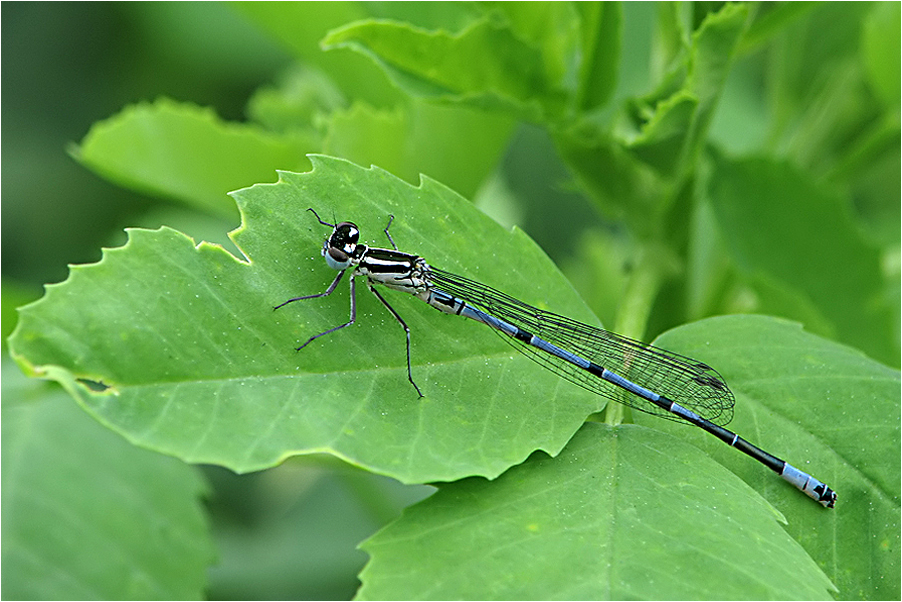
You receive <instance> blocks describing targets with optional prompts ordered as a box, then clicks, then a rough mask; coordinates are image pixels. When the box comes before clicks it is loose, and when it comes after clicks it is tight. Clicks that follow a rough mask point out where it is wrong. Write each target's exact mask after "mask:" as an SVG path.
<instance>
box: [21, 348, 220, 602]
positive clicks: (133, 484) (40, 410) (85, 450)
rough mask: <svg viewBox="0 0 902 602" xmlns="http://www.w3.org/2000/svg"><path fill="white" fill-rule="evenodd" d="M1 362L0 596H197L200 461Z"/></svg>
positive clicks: (206, 554)
mask: <svg viewBox="0 0 902 602" xmlns="http://www.w3.org/2000/svg"><path fill="white" fill-rule="evenodd" d="M24 381H25V378H24V377H23V376H22V375H21V374H18V373H17V371H16V370H15V369H14V368H13V367H12V364H11V363H10V364H9V365H8V366H5V367H4V371H3V597H4V598H6V599H30V600H43V599H46V600H71V599H85V600H117V599H159V600H172V599H176V600H183V599H201V598H202V597H203V588H204V584H205V583H206V574H205V572H206V569H207V567H208V566H209V565H210V564H211V563H212V561H213V550H212V544H211V542H210V540H209V538H208V534H207V532H206V524H205V521H204V518H203V514H202V510H201V507H200V504H199V497H200V496H201V495H203V493H204V485H203V483H202V481H201V480H200V479H199V478H198V476H197V474H196V473H195V472H194V470H193V469H191V468H189V467H187V466H185V465H184V464H183V463H182V462H179V461H177V460H174V459H172V458H165V457H163V456H160V455H158V454H154V453H151V452H148V451H146V450H140V449H137V448H135V447H134V446H132V445H129V444H128V443H127V442H125V441H123V440H122V438H121V437H119V436H118V435H115V434H113V433H111V432H110V431H109V430H107V429H105V428H103V427H101V426H100V425H98V424H97V423H96V422H95V421H93V420H91V419H90V418H89V417H88V416H86V415H85V413H84V412H83V411H81V410H80V409H79V408H77V407H76V406H75V405H74V404H73V403H72V400H71V399H69V398H68V396H67V395H66V394H65V393H64V392H62V391H61V390H59V389H58V388H54V387H49V386H47V385H46V384H44V383H36V382H30V383H29V382H24Z"/></svg>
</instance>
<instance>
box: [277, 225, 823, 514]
mask: <svg viewBox="0 0 902 602" xmlns="http://www.w3.org/2000/svg"><path fill="white" fill-rule="evenodd" d="M309 211H310V212H312V213H313V215H315V216H316V219H317V221H319V223H320V224H322V225H323V226H328V227H330V228H332V234H331V235H330V236H329V238H328V239H326V241H325V243H324V244H323V249H322V255H323V257H325V259H326V263H327V264H328V265H329V267H331V268H332V269H335V270H338V275H337V276H336V277H335V280H333V281H332V284H330V285H329V288H327V289H326V291H325V292H323V293H319V294H317V295H307V296H304V297H295V298H293V299H289V300H288V301H285V302H284V303H282V304H280V305H278V306H276V307H275V308H274V309H279V308H280V307H284V306H285V305H288V304H289V303H293V302H295V301H301V300H304V299H316V298H318V297H326V296H328V295H331V294H332V292H333V291H334V290H335V288H336V287H337V286H338V283H339V282H341V279H342V277H343V276H344V274H345V272H346V271H347V270H349V269H350V270H351V283H350V288H351V316H350V319H349V320H348V321H347V322H345V323H344V324H341V325H339V326H336V327H335V328H330V329H329V330H326V331H325V332H321V333H319V334H317V335H314V336H312V337H310V338H309V339H307V341H306V342H304V344H303V345H301V346H300V347H297V348H296V349H297V350H298V351H300V350H301V349H303V348H304V347H306V346H307V345H309V344H310V343H311V342H312V341H315V340H316V339H318V338H319V337H322V336H325V335H327V334H330V333H333V332H335V331H336V330H340V329H342V328H345V327H346V326H350V325H351V324H353V323H354V321H355V320H356V319H357V300H356V292H355V286H354V277H355V276H364V277H366V285H367V287H368V288H369V289H370V291H372V293H373V294H374V295H375V296H376V298H377V299H379V301H381V302H382V304H383V305H384V306H385V307H386V309H388V311H389V312H390V313H391V314H392V315H393V316H394V317H395V319H396V320H397V321H398V323H399V324H401V326H402V327H403V328H404V331H405V333H406V334H407V379H408V380H409V381H410V383H411V384H412V385H413V387H414V389H416V392H417V394H419V395H420V397H422V396H423V393H422V391H421V390H420V387H419V386H417V384H416V382H414V380H413V373H412V371H411V367H410V328H408V327H407V324H406V323H405V322H404V320H403V319H402V318H401V316H400V315H399V314H398V312H397V311H395V309H394V308H393V307H392V306H391V305H389V303H388V302H387V301H386V300H385V298H384V297H383V296H382V295H381V294H379V291H378V290H376V288H375V287H374V285H375V284H381V285H383V286H385V287H387V288H390V289H394V290H398V291H403V292H405V293H410V294H411V295H413V296H415V297H416V298H417V299H420V300H421V301H425V302H426V303H428V304H429V305H431V306H432V307H434V308H436V309H438V310H439V311H442V312H445V313H449V314H456V315H459V316H464V317H466V318H470V319H471V320H476V321H477V322H482V323H483V324H485V325H486V326H489V327H491V328H493V329H494V330H495V331H497V332H499V333H501V334H503V335H505V336H504V338H505V340H506V341H508V342H509V343H510V344H511V345H513V346H514V347H516V348H517V350H518V351H520V352H522V353H523V354H525V355H526V356H528V357H529V358H530V359H533V360H535V361H536V362H538V363H539V364H541V365H542V366H544V367H546V368H548V369H549V370H551V371H552V372H554V373H555V374H558V375H559V376H561V377H563V378H566V379H567V380H570V381H572V382H573V383H575V384H577V385H579V386H581V387H583V388H584V389H587V390H589V391H592V392H593V393H597V394H599V395H603V396H605V397H608V398H610V399H613V400H615V401H618V402H620V403H624V404H626V405H629V406H631V407H633V408H635V409H637V410H640V411H642V412H647V413H649V414H655V415H656V416H661V417H663V418H668V419H670V420H676V421H680V422H683V421H685V422H688V423H690V424H694V425H695V426H698V427H700V428H702V429H704V430H705V431H707V432H709V433H711V434H712V435H714V436H715V437H717V438H718V439H720V440H721V441H723V442H725V443H726V444H727V445H730V446H732V447H735V448H736V449H738V450H739V451H741V452H743V453H744V454H747V455H748V456H750V457H752V458H754V459H755V460H757V461H759V462H761V463H762V464H764V465H765V466H767V467H768V468H770V469H771V470H773V471H774V472H776V473H777V474H779V475H780V476H782V477H783V478H784V479H786V480H787V481H789V482H790V483H792V484H793V485H794V486H796V487H797V488H799V489H800V490H801V491H803V492H804V493H805V494H807V495H808V496H810V497H811V498H813V499H814V500H816V501H818V502H820V503H821V504H823V505H824V506H826V507H828V508H832V507H833V506H834V504H835V503H836V493H835V492H834V491H833V490H832V489H830V488H829V487H828V486H827V485H825V484H824V483H821V482H820V481H818V480H817V479H815V478H814V477H812V476H811V475H809V474H807V473H804V472H802V471H801V470H798V469H797V468H795V467H793V466H792V465H790V464H788V463H786V462H784V461H783V460H781V459H780V458H777V457H776V456H774V455H771V454H769V453H767V452H766V451H764V450H762V449H761V448H759V447H756V446H755V445H753V444H751V443H749V442H748V441H746V440H745V439H743V438H742V437H740V436H739V435H737V434H736V433H733V432H732V431H729V430H727V429H725V428H724V425H726V424H727V423H729V422H730V420H731V419H732V418H733V406H734V403H735V401H734V399H733V393H732V392H731V391H730V389H729V387H727V384H726V383H725V382H724V380H723V378H721V376H720V374H718V373H717V371H716V370H714V369H713V368H712V367H710V366H708V365H707V364H704V363H701V362H698V361H696V360H693V359H691V358H688V357H685V356H682V355H679V354H677V353H673V352H670V351H666V350H664V349H660V348H658V347H655V346H653V345H647V344H645V343H641V342H639V341H635V340H633V339H629V338H627V337H623V336H620V335H618V334H614V333H612V332H609V331H607V330H604V329H602V328H596V327H593V326H588V325H586V324H582V323H581V322H577V321H576V320H571V319H569V318H565V317H563V316H559V315H557V314H554V313H551V312H549V311H545V310H541V309H538V308H535V307H532V306H530V305H528V304H526V303H523V302H522V301H518V300H517V299H514V298H513V297H510V296H508V295H505V294H504V293H502V292H500V291H497V290H495V289H492V288H490V287H488V286H485V285H483V284H479V283H478V282H474V281H473V280H469V279H467V278H463V277H461V276H457V275H455V274H451V273H449V272H445V271H444V270H440V269H438V268H434V267H432V266H430V265H429V264H427V263H426V261H425V260H424V259H423V258H422V257H419V256H417V255H411V254H409V253H403V252H401V251H399V250H398V247H397V246H396V245H395V241H394V240H392V237H391V234H389V232H388V229H389V228H390V227H391V223H392V220H393V219H394V216H390V218H389V220H388V225H387V226H386V227H385V235H386V236H387V237H388V241H389V242H390V243H391V246H392V248H391V249H383V248H378V247H369V246H367V245H365V244H361V243H360V230H359V229H358V228H357V226H356V225H355V224H353V223H351V222H341V223H338V224H330V223H328V222H325V221H323V220H322V219H320V217H319V215H317V213H316V211H314V210H313V209H309ZM623 391H626V392H627V393H628V394H627V395H625V394H624V393H623Z"/></svg>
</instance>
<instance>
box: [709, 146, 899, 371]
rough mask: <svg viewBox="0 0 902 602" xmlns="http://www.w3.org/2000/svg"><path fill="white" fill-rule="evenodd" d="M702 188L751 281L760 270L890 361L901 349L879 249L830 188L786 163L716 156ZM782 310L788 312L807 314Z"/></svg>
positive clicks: (843, 336) (843, 335)
mask: <svg viewBox="0 0 902 602" xmlns="http://www.w3.org/2000/svg"><path fill="white" fill-rule="evenodd" d="M715 162H716V169H715V172H714V174H716V175H715V176H714V177H711V179H710V184H709V190H708V193H707V194H708V195H709V197H710V199H711V201H712V203H713V207H714V212H715V214H716V217H717V221H718V224H719V227H720V228H721V230H722V233H723V239H724V242H725V243H726V245H727V247H728V248H729V251H730V255H731V256H732V258H733V260H734V261H735V263H736V264H737V267H738V268H739V270H740V271H741V273H742V274H743V275H745V276H746V277H747V278H748V279H749V282H752V283H753V282H754V280H755V279H756V278H757V277H756V274H758V273H763V274H765V275H766V276H767V280H768V281H769V282H770V283H771V284H770V285H769V286H768V287H764V288H759V289H758V292H759V294H762V295H763V294H767V293H768V290H770V289H771V287H772V286H773V284H776V283H779V284H780V285H781V287H782V288H783V289H784V290H786V291H794V292H795V294H796V295H798V296H799V297H800V298H802V299H803V300H807V303H805V304H804V305H806V306H809V307H810V306H813V307H816V308H817V309H818V310H819V311H820V313H821V315H822V316H824V318H825V319H826V320H829V323H830V325H831V327H832V329H833V331H834V332H836V333H837V337H838V339H839V340H841V341H844V342H846V343H847V344H850V345H853V346H855V347H858V348H860V349H863V350H865V351H867V352H868V353H869V354H871V355H872V356H873V357H875V358H877V359H880V360H882V361H885V362H887V363H889V364H891V365H895V364H898V361H899V350H898V344H897V342H895V340H894V338H893V337H891V336H888V335H889V332H890V329H891V326H892V321H891V320H892V310H891V309H890V307H889V302H888V300H887V299H885V298H884V293H883V291H884V286H885V285H884V281H883V277H882V275H881V273H880V256H879V254H878V252H877V251H876V249H874V248H872V247H871V246H870V245H868V244H867V243H866V242H865V241H864V240H862V237H861V234H860V231H859V229H858V228H857V226H856V224H855V223H854V222H853V220H852V219H851V216H850V215H849V213H848V211H847V210H846V209H845V208H844V207H843V205H842V199H841V198H838V197H837V196H836V195H835V194H834V193H833V192H832V191H829V190H826V189H824V188H823V187H822V186H819V185H817V184H815V183H814V182H813V181H812V180H811V178H809V177H806V176H805V174H803V173H801V172H799V171H797V170H796V169H794V168H792V167H790V166H789V165H787V164H785V163H780V162H775V161H770V160H767V159H747V160H739V161H735V160H730V159H728V158H726V157H721V156H717V157H715ZM800 311H801V312H802V313H787V314H785V315H787V316H788V317H792V318H796V319H801V318H803V317H807V315H806V314H809V310H808V309H807V308H806V307H804V306H803V307H802V309H801V310H800Z"/></svg>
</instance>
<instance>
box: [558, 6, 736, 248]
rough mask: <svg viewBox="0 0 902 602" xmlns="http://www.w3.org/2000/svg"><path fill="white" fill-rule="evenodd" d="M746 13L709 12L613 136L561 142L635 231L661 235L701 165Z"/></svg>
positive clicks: (573, 135)
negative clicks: (698, 161)
mask: <svg viewBox="0 0 902 602" xmlns="http://www.w3.org/2000/svg"><path fill="white" fill-rule="evenodd" d="M746 15H747V9H746V7H745V6H743V5H738V4H727V5H725V6H724V7H723V8H722V9H721V10H720V11H718V12H717V13H710V14H709V15H708V16H707V17H706V18H705V19H704V21H703V22H702V23H701V25H699V27H698V29H697V30H696V31H695V32H694V33H693V34H692V37H691V44H690V45H689V46H688V47H687V48H685V49H684V51H682V52H681V53H680V54H679V55H678V58H675V59H673V65H671V66H670V68H669V71H668V72H667V73H666V74H664V75H663V76H662V80H661V82H659V83H658V87H657V89H656V90H654V91H653V92H651V93H649V94H647V95H645V96H642V97H639V98H636V99H632V100H630V101H629V102H628V103H627V105H626V107H625V109H624V110H623V111H622V112H621V114H620V115H619V117H618V118H617V122H616V124H615V125H614V127H613V131H611V132H604V131H601V130H600V129H598V128H597V127H594V126H586V127H580V128H573V129H570V130H567V131H563V132H560V133H558V134H557V136H556V138H555V141H556V143H557V145H558V148H559V150H560V152H561V154H562V156H563V157H564V159H565V161H566V162H567V163H568V165H570V166H571V168H573V170H574V172H575V175H576V177H577V178H578V179H579V180H580V182H581V183H582V185H583V186H585V188H586V189H587V190H588V191H589V193H590V194H592V195H593V197H594V199H595V200H596V201H597V202H598V203H599V204H601V206H602V207H603V208H604V210H605V212H606V213H608V214H609V215H611V216H612V217H620V216H623V217H624V218H625V219H627V221H628V222H629V224H630V226H631V227H632V228H633V229H634V231H636V232H640V233H644V234H643V235H644V236H647V235H648V233H649V232H654V231H655V228H656V227H658V226H660V222H661V220H662V218H661V217H660V216H661V215H662V214H663V212H664V211H665V210H667V209H668V208H669V207H670V206H671V204H672V203H673V201H674V196H675V192H676V191H678V190H679V185H680V184H681V182H682V180H683V178H685V176H686V175H687V174H688V173H690V172H691V170H692V169H693V168H694V166H695V162H696V159H697V157H698V153H699V151H700V149H701V148H702V147H703V146H704V143H705V140H706V136H707V131H708V126H709V125H710V121H711V118H712V116H713V114H714V110H715V108H716V106H717V101H718V99H719V96H720V93H721V90H722V89H723V86H724V84H725V81H726V77H727V74H728V73H729V70H730V67H731V65H732V59H733V54H734V49H735V47H736V44H737V41H738V39H739V37H740V36H741V34H742V31H743V28H744V24H745V19H746Z"/></svg>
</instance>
